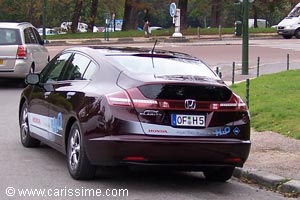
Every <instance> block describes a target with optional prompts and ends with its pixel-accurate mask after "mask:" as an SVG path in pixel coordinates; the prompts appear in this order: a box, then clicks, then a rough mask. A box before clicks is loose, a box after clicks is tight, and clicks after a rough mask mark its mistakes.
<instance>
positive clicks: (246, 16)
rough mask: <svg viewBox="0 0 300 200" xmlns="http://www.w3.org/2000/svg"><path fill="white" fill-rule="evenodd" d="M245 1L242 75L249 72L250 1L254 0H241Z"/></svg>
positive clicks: (241, 0)
mask: <svg viewBox="0 0 300 200" xmlns="http://www.w3.org/2000/svg"><path fill="white" fill-rule="evenodd" d="M240 2H242V3H243V49H242V75H248V74H249V3H253V2H254V0H246V1H243V0H240Z"/></svg>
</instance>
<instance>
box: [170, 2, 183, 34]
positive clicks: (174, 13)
mask: <svg viewBox="0 0 300 200" xmlns="http://www.w3.org/2000/svg"><path fill="white" fill-rule="evenodd" d="M170 15H171V17H173V24H175V32H174V33H173V35H172V37H183V35H182V33H180V9H177V6H176V4H175V3H171V4H170Z"/></svg>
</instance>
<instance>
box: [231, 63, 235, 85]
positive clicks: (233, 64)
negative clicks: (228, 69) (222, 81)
mask: <svg viewBox="0 0 300 200" xmlns="http://www.w3.org/2000/svg"><path fill="white" fill-rule="evenodd" d="M234 76H235V62H233V63H232V81H231V84H232V85H234Z"/></svg>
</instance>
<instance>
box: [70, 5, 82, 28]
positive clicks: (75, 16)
mask: <svg viewBox="0 0 300 200" xmlns="http://www.w3.org/2000/svg"><path fill="white" fill-rule="evenodd" d="M82 5H83V1H82V0H77V1H76V6H75V10H74V13H73V18H72V25H71V32H72V33H76V32H77V28H78V22H79V21H80V14H81V10H82Z"/></svg>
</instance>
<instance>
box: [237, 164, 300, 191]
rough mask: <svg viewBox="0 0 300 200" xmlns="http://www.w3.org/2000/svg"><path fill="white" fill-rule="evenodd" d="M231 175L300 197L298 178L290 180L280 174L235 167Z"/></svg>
mask: <svg viewBox="0 0 300 200" xmlns="http://www.w3.org/2000/svg"><path fill="white" fill-rule="evenodd" d="M233 176H234V177H236V178H238V179H240V180H241V181H250V182H252V183H255V184H258V185H260V186H262V187H265V188H267V189H271V190H273V191H278V192H280V193H282V194H285V195H288V196H292V197H300V181H298V180H290V179H287V178H284V177H282V176H278V175H274V174H270V173H267V172H263V171H258V170H255V169H242V168H235V170H234V173H233Z"/></svg>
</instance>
